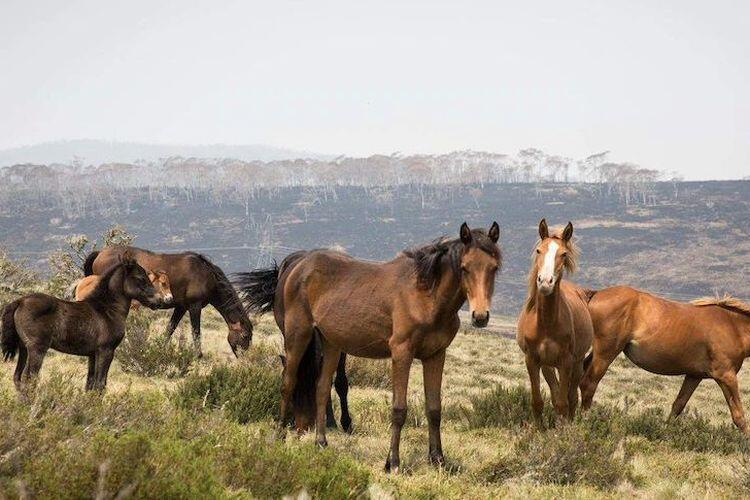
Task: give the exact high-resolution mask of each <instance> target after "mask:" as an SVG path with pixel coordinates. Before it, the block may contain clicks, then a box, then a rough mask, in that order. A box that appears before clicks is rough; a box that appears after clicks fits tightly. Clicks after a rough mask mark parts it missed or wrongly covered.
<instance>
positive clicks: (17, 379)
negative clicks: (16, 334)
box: [13, 342, 26, 391]
mask: <svg viewBox="0 0 750 500" xmlns="http://www.w3.org/2000/svg"><path fill="white" fill-rule="evenodd" d="M25 367H26V346H25V345H23V343H22V342H19V343H18V360H17V362H16V371H15V373H14V374H13V383H14V384H15V385H16V389H18V390H19V391H20V390H21V376H22V375H23V369H24V368H25Z"/></svg>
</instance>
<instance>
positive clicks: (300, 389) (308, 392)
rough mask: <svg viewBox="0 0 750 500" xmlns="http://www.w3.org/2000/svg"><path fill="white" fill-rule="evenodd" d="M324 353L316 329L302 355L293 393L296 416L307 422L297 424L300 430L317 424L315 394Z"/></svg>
mask: <svg viewBox="0 0 750 500" xmlns="http://www.w3.org/2000/svg"><path fill="white" fill-rule="evenodd" d="M322 351H323V350H322V348H321V339H320V333H319V332H318V329H317V328H315V330H314V333H313V338H312V339H310V342H309V343H308V344H307V349H305V354H303V355H302V360H301V361H300V363H299V367H298V368H297V381H296V383H295V384H294V392H293V393H292V406H293V408H294V414H295V416H304V417H305V420H306V422H305V423H302V422H299V421H297V422H296V425H297V428H298V429H299V428H300V427H301V426H304V427H307V426H308V425H309V426H313V425H314V424H315V416H316V414H317V404H316V397H315V393H316V389H317V386H318V377H320V367H321V366H320V365H321V362H322V358H323V354H322Z"/></svg>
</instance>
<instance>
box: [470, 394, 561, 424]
mask: <svg viewBox="0 0 750 500" xmlns="http://www.w3.org/2000/svg"><path fill="white" fill-rule="evenodd" d="M471 404H472V409H471V410H468V411H466V416H467V420H468V424H469V426H470V427H472V428H478V427H504V428H518V427H522V426H525V425H528V424H531V423H533V422H534V417H533V415H532V410H531V393H530V392H529V391H528V390H527V389H526V388H525V387H523V386H520V385H518V386H515V387H511V388H507V387H505V386H504V385H502V384H498V385H497V386H495V388H494V389H493V390H492V391H489V392H486V393H483V394H481V395H479V396H473V397H472V398H471ZM554 421H555V413H554V410H553V408H552V405H551V404H550V402H549V401H548V400H546V399H545V404H544V412H543V414H542V422H543V423H544V424H546V425H547V426H552V425H553V424H554Z"/></svg>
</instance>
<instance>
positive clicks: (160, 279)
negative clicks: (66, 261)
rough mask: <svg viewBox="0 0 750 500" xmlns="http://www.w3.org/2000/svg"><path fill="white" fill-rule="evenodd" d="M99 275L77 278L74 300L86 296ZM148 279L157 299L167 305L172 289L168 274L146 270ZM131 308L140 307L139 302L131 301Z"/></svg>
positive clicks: (94, 285) (78, 300)
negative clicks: (156, 294)
mask: <svg viewBox="0 0 750 500" xmlns="http://www.w3.org/2000/svg"><path fill="white" fill-rule="evenodd" d="M101 279H102V278H101V276H97V275H96V274H92V275H91V276H86V277H85V278H82V279H80V280H78V283H77V284H76V285H75V300H76V302H80V301H82V300H83V299H85V298H86V297H88V296H89V295H90V294H91V292H93V291H94V290H95V289H96V287H97V285H98V284H99V282H100V281H101ZM148 279H149V280H151V284H152V285H154V288H156V292H157V293H158V294H159V300H160V302H161V303H162V304H164V306H169V305H170V304H171V303H172V289H171V288H170V287H169V276H167V273H165V272H164V271H159V270H157V271H148ZM131 307H132V308H133V309H137V308H138V307H140V302H138V301H137V300H135V301H133V305H132V306H131Z"/></svg>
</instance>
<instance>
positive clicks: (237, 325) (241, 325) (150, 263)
mask: <svg viewBox="0 0 750 500" xmlns="http://www.w3.org/2000/svg"><path fill="white" fill-rule="evenodd" d="M128 251H129V252H131V253H132V254H133V257H134V258H135V260H136V261H138V263H139V264H140V265H141V266H143V267H145V268H146V269H163V270H164V272H165V273H166V274H167V275H168V276H169V282H170V288H171V290H172V298H173V300H172V303H171V304H170V305H169V306H167V307H166V308H174V312H173V313H172V318H171V319H170V321H169V326H168V327H167V336H171V335H172V334H173V333H174V331H175V329H176V328H177V325H178V324H179V322H180V320H181V319H182V318H183V316H185V313H186V312H188V313H190V324H191V326H192V329H193V345H194V347H195V351H196V353H197V354H198V356H199V357H200V356H202V355H203V352H202V349H201V311H202V310H203V308H204V307H206V306H207V305H209V304H210V305H212V306H214V308H216V310H217V311H219V314H221V316H222V317H223V318H224V321H226V323H227V326H228V327H229V335H228V337H227V341H228V342H229V345H230V347H231V348H232V352H234V354H235V355H237V354H238V351H239V350H240V349H242V350H246V349H248V348H249V347H250V342H251V341H252V338H253V324H252V323H251V322H250V319H249V318H248V317H247V314H246V313H245V310H244V308H243V307H242V303H241V302H240V300H239V297H237V292H236V291H235V289H234V286H232V283H231V282H230V281H229V279H228V278H227V277H226V275H225V274H224V272H223V271H222V270H221V269H220V268H219V266H217V265H216V264H214V263H213V262H211V261H210V260H209V259H208V258H206V257H205V256H203V255H200V254H197V253H193V252H185V253H178V254H170V253H154V252H150V251H148V250H142V249H140V248H135V247H129V246H110V247H106V248H104V249H103V250H101V251H95V252H92V253H90V254H89V255H88V257H86V261H85V262H84V264H83V273H84V274H85V275H86V276H90V275H92V274H101V273H102V272H104V270H105V269H107V268H108V267H109V266H111V265H112V263H113V262H114V261H116V260H117V258H118V256H120V255H122V254H123V253H125V252H128Z"/></svg>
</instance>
